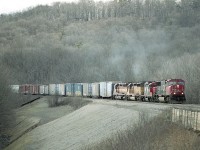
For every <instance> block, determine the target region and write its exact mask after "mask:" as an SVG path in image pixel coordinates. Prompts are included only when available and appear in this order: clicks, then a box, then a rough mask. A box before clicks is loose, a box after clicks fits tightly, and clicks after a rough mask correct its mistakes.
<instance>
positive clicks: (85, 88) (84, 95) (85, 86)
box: [82, 83, 89, 97]
mask: <svg viewBox="0 0 200 150" xmlns="http://www.w3.org/2000/svg"><path fill="white" fill-rule="evenodd" d="M82 85H83V97H87V96H88V95H89V91H88V90H89V88H88V87H89V83H82Z"/></svg>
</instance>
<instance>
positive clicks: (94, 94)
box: [92, 82, 100, 98]
mask: <svg viewBox="0 0 200 150" xmlns="http://www.w3.org/2000/svg"><path fill="white" fill-rule="evenodd" d="M99 96H100V85H99V82H96V83H92V97H97V98H98V97H99Z"/></svg>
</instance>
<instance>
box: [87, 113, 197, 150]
mask: <svg viewBox="0 0 200 150" xmlns="http://www.w3.org/2000/svg"><path fill="white" fill-rule="evenodd" d="M141 118H143V117H141ZM84 149H85V150H94V149H95V150H199V149H200V138H199V137H198V135H197V134H196V133H194V132H193V131H189V130H186V129H185V128H183V127H182V126H178V125H176V124H174V123H172V122H170V121H169V118H166V116H164V115H162V116H159V117H157V118H155V119H153V120H152V121H143V122H140V123H139V124H138V125H137V127H135V126H130V127H129V129H127V130H125V131H119V132H118V133H116V134H114V135H112V136H111V137H110V138H108V139H105V140H103V141H101V142H100V143H98V144H95V145H89V146H87V147H85V148H84Z"/></svg>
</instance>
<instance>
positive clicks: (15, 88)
mask: <svg viewBox="0 0 200 150" xmlns="http://www.w3.org/2000/svg"><path fill="white" fill-rule="evenodd" d="M10 88H11V90H12V92H13V93H19V85H10Z"/></svg>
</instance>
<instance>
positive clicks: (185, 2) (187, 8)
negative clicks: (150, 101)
mask: <svg viewBox="0 0 200 150" xmlns="http://www.w3.org/2000/svg"><path fill="white" fill-rule="evenodd" d="M199 41H200V1H199V0H181V1H180V2H176V1H175V0H119V1H113V2H107V3H103V2H98V3H95V2H93V1H90V0H81V1H80V2H79V3H55V4H53V5H52V6H37V7H35V8H30V9H28V10H27V11H24V12H19V13H15V14H9V15H1V17H0V61H1V66H2V67H1V68H3V70H6V72H9V81H10V83H11V84H23V83H40V84H47V83H66V82H95V81H104V80H115V81H117V80H122V81H142V80H162V79H166V78H182V79H184V80H185V81H186V86H187V87H186V88H187V91H186V92H187V99H188V100H189V101H190V102H199V100H200V99H199V97H200V91H199V86H200V84H199V83H200V82H199V80H200V76H199V74H200V61H199V59H200V43H199Z"/></svg>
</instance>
